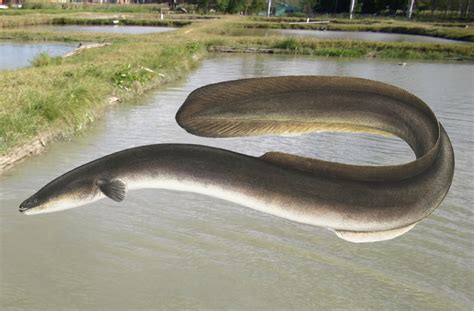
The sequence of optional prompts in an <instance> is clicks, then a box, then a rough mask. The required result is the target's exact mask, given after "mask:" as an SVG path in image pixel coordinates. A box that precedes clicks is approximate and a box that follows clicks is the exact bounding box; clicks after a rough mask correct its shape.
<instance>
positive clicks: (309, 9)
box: [300, 0, 319, 14]
mask: <svg viewBox="0 0 474 311" xmlns="http://www.w3.org/2000/svg"><path fill="white" fill-rule="evenodd" d="M318 2H319V0H300V7H301V9H302V10H303V13H306V14H313V12H315V10H316V8H317V6H318Z"/></svg>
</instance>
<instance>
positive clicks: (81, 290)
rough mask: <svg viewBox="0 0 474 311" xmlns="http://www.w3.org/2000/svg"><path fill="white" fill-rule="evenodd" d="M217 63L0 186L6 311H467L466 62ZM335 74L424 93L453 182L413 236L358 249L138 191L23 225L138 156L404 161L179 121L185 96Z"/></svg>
mask: <svg viewBox="0 0 474 311" xmlns="http://www.w3.org/2000/svg"><path fill="white" fill-rule="evenodd" d="M397 63H398V62H397V61H380V60H367V59H362V60H346V59H325V58H312V57H299V56H298V57H294V56H279V55H224V56H216V57H212V58H209V59H207V60H204V61H203V63H202V65H201V66H200V67H199V68H198V69H197V70H196V71H194V72H193V73H191V74H190V75H189V76H188V77H187V78H186V79H184V80H182V81H179V82H176V83H172V84H169V85H167V86H165V87H162V88H161V89H159V90H157V91H155V92H153V93H152V94H150V95H148V96H146V97H145V98H143V99H141V100H140V101H137V102H134V103H127V104H120V105H116V106H113V107H110V108H109V111H108V112H107V114H106V115H105V116H104V118H103V119H102V120H99V121H97V122H95V123H94V124H93V125H92V126H91V127H90V128H89V129H88V130H87V131H86V132H84V133H82V134H81V135H78V136H76V137H74V138H72V139H71V140H70V141H62V142H58V143H56V144H53V145H52V146H50V147H49V148H48V149H47V151H46V152H44V153H43V154H41V155H39V156H36V157H33V158H31V159H28V160H26V161H24V162H23V163H20V164H19V165H17V166H16V167H15V168H14V169H13V170H11V171H9V172H8V175H6V176H1V177H0V200H1V208H0V220H1V226H0V230H1V232H0V237H1V256H2V257H1V270H0V271H1V282H0V288H1V290H0V295H1V296H0V306H3V307H4V308H9V307H13V306H15V307H17V308H24V309H31V308H34V309H71V308H72V309H90V310H97V309H134V310H137V309H243V310H275V309H286V310H288V309H291V310H322V309H347V308H348V306H350V308H352V309H384V310H385V309H387V310H401V309H411V310H434V309H436V310H467V309H470V308H471V307H472V304H473V303H474V300H473V295H472V284H473V280H474V276H473V271H472V262H473V253H472V241H473V226H472V210H471V206H472V202H473V201H474V194H473V190H472V189H473V188H474V187H473V180H474V173H473V171H472V165H473V158H472V150H473V147H474V143H473V135H472V134H473V133H472V124H473V122H474V120H473V119H474V117H473V114H472V109H473V107H472V98H473V95H474V94H473V91H472V90H473V88H472V71H473V69H474V66H473V65H472V64H465V63H463V64H461V63H434V62H413V63H410V62H409V63H408V64H407V65H406V66H398V65H397ZM303 74H316V75H342V76H357V77H363V78H369V79H374V80H379V81H383V82H386V83H390V84H393V85H397V86H399V87H402V88H404V89H406V90H408V91H410V92H413V93H414V94H416V95H418V96H419V97H420V98H422V99H423V100H424V101H426V102H427V103H428V104H429V105H430V106H431V107H432V109H433V110H434V112H435V113H436V115H437V116H438V118H439V120H440V121H441V122H442V123H443V125H444V127H445V128H446V130H447V132H448V134H449V135H450V138H451V140H452V143H453V146H454V150H455V154H456V172H455V179H454V183H453V185H452V188H451V190H450V192H449V194H448V196H447V198H446V199H445V201H444V202H443V203H442V205H441V206H440V207H439V208H438V209H437V210H436V211H435V212H434V213H433V214H432V215H431V216H429V217H428V218H426V219H425V220H423V221H421V222H420V223H419V224H418V225H417V226H416V227H415V228H414V229H413V230H411V231H410V232H408V233H407V234H405V235H403V236H401V237H399V238H397V239H394V240H391V241H386V242H379V243H373V244H370V243H369V244H352V243H349V242H345V241H343V240H340V239H339V238H337V237H336V236H335V235H334V234H333V233H331V232H330V231H328V230H326V229H323V228H319V227H313V226H309V225H303V224H299V223H295V222H291V221H288V220H285V219H281V218H278V217H274V216H270V215H267V214H262V213H260V212H257V211H254V210H251V209H248V208H245V207H241V206H238V205H236V204H233V203H229V202H226V201H222V200H219V199H216V198H211V197H206V196H202V195H198V194H192V193H183V192H176V191H167V190H156V189H155V190H139V191H131V192H129V193H128V194H127V198H126V199H125V201H124V202H122V203H120V204H119V203H114V202H113V201H111V200H101V201H98V202H96V203H94V204H91V205H89V206H86V207H81V208H76V209H72V210H69V211H64V212H58V213H53V214H47V215H39V216H24V215H21V214H20V213H19V212H18V205H19V204H20V202H21V201H22V200H24V199H25V198H26V197H28V196H30V195H31V194H32V193H34V192H35V191H36V190H38V189H39V188H40V187H42V186H43V185H45V184H46V183H47V182H49V181H50V180H52V179H53V178H55V177H57V176H58V175H59V174H62V173H64V172H65V171H68V170H70V169H72V168H74V167H76V166H77V165H80V164H82V163H85V162H88V161H91V160H93V159H95V158H97V157H100V156H103V155H106V154H108V153H111V152H114V151H118V150H121V149H125V148H130V147H133V146H139V145H144V144H154V143H171V142H173V143H194V144H205V145H211V146H218V147H221V148H227V149H231V150H235V151H239V152H242V153H247V154H251V155H260V154H263V153H265V152H267V151H271V150H278V151H283V152H289V153H297V154H300V155H305V156H311V157H315V158H319V159H326V160H332V161H339V162H346V163H359V164H388V163H401V162H404V161H408V160H410V159H412V158H413V156H412V154H411V152H410V150H409V148H408V147H407V146H406V145H405V144H404V143H402V142H401V141H400V140H398V139H389V138H380V137H376V136H371V135H355V134H354V135H351V134H331V133H324V134H310V135H303V136H299V137H272V136H269V137H253V138H232V139H210V138H200V137H196V136H192V135H190V134H188V133H187V132H185V131H184V130H183V129H181V128H180V127H179V126H178V125H177V124H176V122H175V120H174V116H175V113H176V111H177V110H178V108H179V107H180V105H181V104H182V103H183V101H184V100H185V98H186V97H187V95H188V94H189V93H190V92H191V91H192V90H194V89H196V88H198V87H200V86H203V85H206V84H209V83H215V82H219V81H224V80H231V79H239V78H248V77H260V76H274V75H303Z"/></svg>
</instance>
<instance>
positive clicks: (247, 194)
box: [20, 76, 454, 242]
mask: <svg viewBox="0 0 474 311" xmlns="http://www.w3.org/2000/svg"><path fill="white" fill-rule="evenodd" d="M176 121H177V122H178V124H179V125H180V126H181V127H183V128H184V129H185V130H186V131H188V132H189V133H192V134H194V135H199V136H206V137H238V136H255V135H286V134H292V135H295V134H302V133H309V132H324V131H332V132H352V133H354V132H356V133H371V134H377V135H395V136H397V137H400V138H401V139H403V140H404V141H406V142H407V144H408V145H409V146H410V147H411V148H412V150H413V152H414V153H415V155H416V160H414V161H412V162H408V163H405V164H401V165H389V166H360V165H349V164H343V163H335V162H329V161H322V160H318V159H311V158H304V157H300V156H297V155H292V154H286V153H279V152H268V153H266V154H264V155H263V156H261V157H252V156H248V155H245V154H241V153H236V152H231V151H228V150H224V149H219V148H213V147H208V146H201V145H189V144H157V145H147V146H141V147H136V148H131V149H126V150H122V151H119V152H116V153H113V154H110V155H107V156H105V157H103V158H100V159H97V160H94V161H92V162H89V163H87V164H84V165H82V166H80V167H78V168H75V169H73V170H71V171H69V172H67V173H65V174H64V175H62V176H60V177H58V178H56V179H55V180H53V181H52V182H50V183H49V184H47V185H46V186H44V187H43V188H42V189H40V190H39V191H38V192H37V193H35V194H34V195H33V196H31V197H30V198H28V199H27V200H25V201H24V202H23V203H22V204H21V205H20V211H21V212H23V213H25V214H29V215H31V214H41V213H49V212H54V211H59V210H64V209H69V208H73V207H76V206H81V205H85V204H87V203H90V202H93V201H96V200H98V199H101V198H103V197H109V198H111V199H113V200H115V201H119V202H120V201H122V200H124V198H125V195H126V192H127V191H128V190H131V189H141V188H162V189H175V190H182V191H189V192H196V193H202V194H205V195H209V196H214V197H218V198H222V199H225V200H228V201H232V202H236V203H238V204H241V205H244V206H247V207H250V208H253V209H256V210H259V211H262V212H266V213H269V214H272V215H276V216H279V217H283V218H286V219H290V220H293V221H297V222H301V223H306V224H311V225H316V226H321V227H325V228H328V229H330V230H333V231H334V232H335V233H336V234H337V236H339V237H340V238H342V239H345V240H348V241H351V242H375V241H382V240H389V239H392V238H394V237H397V236H399V235H401V234H403V233H405V232H407V231H409V230H410V229H412V228H413V227H414V226H415V224H416V223H417V222H419V221H420V220H422V219H423V218H425V217H427V216H429V215H430V214H431V213H432V212H433V211H434V210H435V209H436V208H437V207H438V206H439V205H440V204H441V202H442V201H443V199H444V197H445V196H446V194H447V193H448V191H449V187H450V185H451V183H452V179H453V174H454V153H453V149H452V146H451V143H450V141H449V138H448V136H447V134H446V131H445V130H444V128H443V127H442V126H441V124H440V123H439V122H438V120H437V119H436V116H435V115H434V113H433V112H432V111H431V109H430V108H429V107H428V106H427V105H426V104H425V103H424V102H423V101H422V100H420V99H419V98H417V97H416V96H414V95H412V94H410V93H408V92H406V91H404V90H402V89H400V88H397V87H394V86H391V85H388V84H385V83H381V82H377V81H371V80H366V79H360V78H350V77H328V76H284V77H268V78H253V79H242V80H235V81H227V82H222V83H217V84H211V85H207V86H204V87H202V88H199V89H197V90H195V91H193V92H192V93H191V94H190V95H189V96H188V98H187V99H186V101H185V102H184V104H183V105H182V106H181V108H180V109H179V111H178V113H177V115H176Z"/></svg>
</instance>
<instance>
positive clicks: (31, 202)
mask: <svg viewBox="0 0 474 311" xmlns="http://www.w3.org/2000/svg"><path fill="white" fill-rule="evenodd" d="M37 203H38V202H37V200H36V199H31V198H29V199H26V200H25V201H23V202H22V203H21V204H20V207H19V211H20V213H23V212H25V211H27V210H30V209H32V208H35V207H36V206H37Z"/></svg>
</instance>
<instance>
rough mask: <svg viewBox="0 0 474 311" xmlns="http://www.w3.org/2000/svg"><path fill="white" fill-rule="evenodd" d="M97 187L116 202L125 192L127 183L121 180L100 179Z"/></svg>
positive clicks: (121, 199) (122, 197)
mask: <svg viewBox="0 0 474 311" xmlns="http://www.w3.org/2000/svg"><path fill="white" fill-rule="evenodd" d="M99 188H100V191H102V193H103V194H105V195H106V196H107V197H109V198H111V199H112V200H114V201H116V202H122V201H123V199H125V194H126V193H127V185H126V184H125V183H124V182H123V181H121V180H118V179H116V180H100V181H99Z"/></svg>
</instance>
